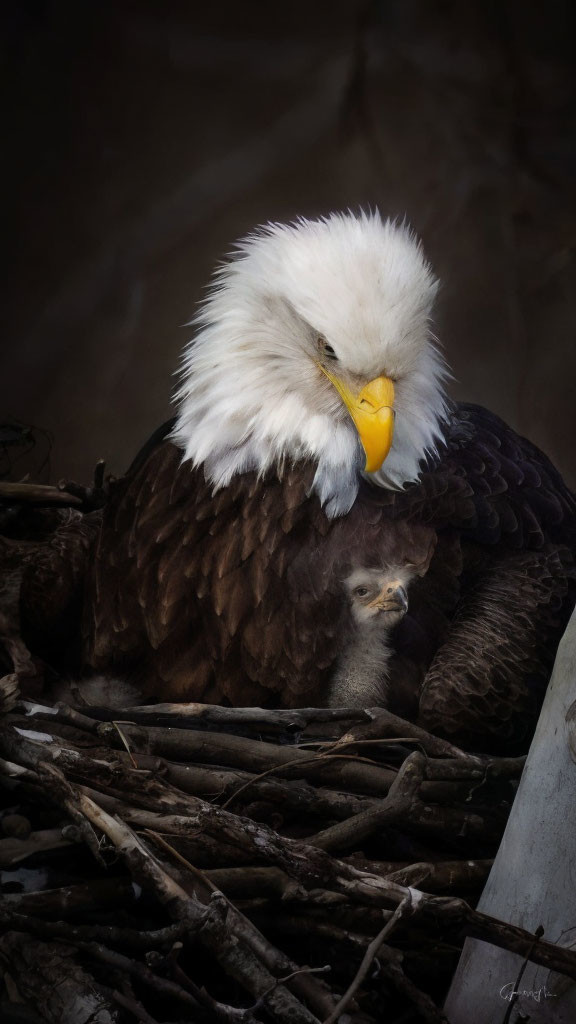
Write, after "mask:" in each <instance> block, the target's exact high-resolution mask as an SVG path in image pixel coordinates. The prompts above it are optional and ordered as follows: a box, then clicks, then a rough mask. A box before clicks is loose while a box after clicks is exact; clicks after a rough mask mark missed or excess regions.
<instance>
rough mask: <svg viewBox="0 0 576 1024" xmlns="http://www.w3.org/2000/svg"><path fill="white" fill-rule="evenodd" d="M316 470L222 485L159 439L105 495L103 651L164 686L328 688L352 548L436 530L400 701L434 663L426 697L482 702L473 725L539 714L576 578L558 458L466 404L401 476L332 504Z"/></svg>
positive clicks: (382, 554)
mask: <svg viewBox="0 0 576 1024" xmlns="http://www.w3.org/2000/svg"><path fill="white" fill-rule="evenodd" d="M312 472H313V468H312V467H309V466H306V465H298V466H295V467H293V468H291V469H289V470H287V472H286V473H285V474H284V477H283V479H281V480H278V479H277V478H276V477H274V476H270V477H269V478H268V479H266V480H258V479H256V478H255V477H254V476H253V475H251V474H247V475H245V476H241V477H238V478H236V479H234V480H233V481H232V483H231V484H230V485H229V486H228V487H226V488H223V489H222V490H220V491H219V492H217V493H216V494H215V495H212V493H211V491H210V488H209V487H208V486H207V485H206V483H205V481H204V478H203V475H202V473H201V472H199V471H195V470H193V469H191V468H190V466H189V465H188V464H184V465H182V464H181V457H180V453H179V452H178V451H177V450H176V448H174V446H173V445H171V444H170V443H169V442H164V443H162V444H160V445H159V446H158V447H156V448H155V449H153V450H152V451H151V453H150V454H149V455H148V458H147V460H145V461H143V462H140V463H139V464H138V465H137V468H136V471H135V472H134V473H133V474H130V475H129V476H128V477H126V478H125V479H124V480H123V481H121V482H120V483H119V484H118V485H117V488H116V490H115V493H114V494H113V496H112V498H111V502H110V506H109V507H108V509H107V510H106V513H105V521H104V527H103V529H102V532H101V535H100V538H99V543H98V548H97V552H96V557H95V562H94V573H93V581H92V582H93V591H92V613H93V620H92V623H91V625H90V637H91V640H90V644H89V648H90V660H91V663H92V664H93V665H94V666H95V667H98V668H106V669H109V668H110V667H111V666H113V665H114V664H116V663H118V664H119V665H124V666H130V665H132V666H134V668H135V670H136V669H137V671H138V673H139V677H140V678H142V677H144V678H145V680H146V686H147V689H148V692H149V693H153V694H156V695H158V696H159V697H161V698H162V699H196V700H211V701H217V700H228V701H230V702H232V703H237V704H243V703H244V704H245V703H262V704H264V703H271V702H272V703H281V704H285V705H297V704H299V703H300V704H302V703H309V702H317V703H320V702H321V699H322V693H323V687H324V686H325V684H326V682H327V680H328V678H329V675H330V671H331V670H332V668H333V666H334V662H335V659H336V657H337V655H338V650H339V643H340V638H341V637H342V636H344V635H346V630H347V628H348V619H347V616H348V608H347V603H346V601H345V599H344V596H343V591H342V588H341V579H342V577H343V573H344V572H345V571H346V567H347V566H349V565H350V564H360V565H378V564H382V561H383V560H386V561H388V562H390V563H393V562H394V560H396V561H397V562H398V561H401V560H402V559H406V560H411V561H416V560H417V559H418V558H425V557H426V552H428V551H429V550H431V546H432V547H433V546H434V544H436V551H435V553H434V556H433V558H432V561H431V563H430V567H429V570H428V572H427V574H426V576H425V577H424V578H423V579H422V580H420V581H418V582H417V583H415V584H414V585H413V589H412V591H411V595H410V601H411V604H410V612H409V615H408V616H407V617H406V619H405V621H404V623H403V624H402V625H401V626H400V627H399V629H398V631H397V634H396V647H397V652H398V653H397V657H396V660H395V664H396V667H397V670H398V671H397V674H396V679H395V682H394V680H393V685H392V692H396V693H397V694H398V701H399V707H401V706H402V701H403V700H404V702H405V705H406V706H407V704H410V702H412V704H414V687H415V686H416V687H417V686H418V685H419V683H420V682H421V680H422V679H423V677H424V674H425V672H426V670H427V669H428V668H429V666H430V664H431V663H432V665H431V668H430V671H429V674H428V677H427V681H426V686H425V689H424V693H423V699H422V715H423V717H424V718H425V719H426V720H427V721H428V722H429V724H431V725H433V727H434V728H437V729H438V730H439V731H442V730H444V731H446V732H449V733H450V732H452V731H456V732H457V731H458V728H459V727H460V725H462V723H464V722H466V729H467V730H468V735H470V736H475V737H476V739H475V742H477V741H478V736H479V735H480V734H481V733H482V730H484V733H488V734H491V735H492V736H493V737H498V736H500V738H501V739H502V738H509V737H510V736H512V734H514V731H515V729H516V730H520V731H521V730H522V729H525V728H526V727H527V726H526V722H527V721H528V720H529V719H530V716H531V715H533V712H534V707H536V706H537V696H535V694H537V691H538V688H540V690H541V688H542V685H543V681H545V679H546V677H547V673H548V671H549V667H550V661H551V657H552V656H553V653H554V650H555V647H556V645H557V643H558V639H559V636H560V633H561V630H562V628H563V627H564V624H565V622H566V620H567V616H568V614H569V611H570V608H571V606H572V605H573V603H574V596H575V586H576V582H575V574H574V566H573V563H572V561H571V558H570V555H569V549H570V547H573V545H574V540H575V536H576V531H575V525H574V524H575V521H576V516H575V504H574V498H573V496H572V495H571V494H570V492H569V491H568V490H567V488H566V487H565V486H564V484H563V483H562V480H561V478H560V477H559V475H558V474H557V473H556V471H555V470H554V469H553V467H552V466H551V465H550V463H549V462H548V460H547V459H546V458H545V457H544V456H543V455H542V454H541V453H540V452H538V450H537V449H536V448H534V446H532V445H531V444H529V442H527V441H524V440H523V439H521V438H518V437H517V435H515V434H514V433H513V431H511V430H510V429H509V428H508V427H506V426H505V425H504V424H503V423H502V422H501V421H500V420H498V419H497V418H496V417H494V416H492V415H491V414H490V413H487V412H486V411H485V410H481V409H478V408H477V407H474V406H461V407H456V408H455V409H454V412H453V415H452V419H451V422H450V425H449V428H448V430H447V436H446V444H445V447H444V449H443V451H442V452H441V453H440V457H439V458H438V459H437V460H436V462H435V463H432V464H429V465H428V466H426V467H424V469H423V473H422V477H421V480H420V482H419V483H418V484H417V485H414V486H412V487H410V488H407V489H406V490H405V491H403V492H399V493H394V492H389V491H384V490H382V489H378V488H374V487H372V486H370V485H369V484H367V483H366V484H363V485H362V486H361V490H360V493H359V496H358V499H357V501H356V503H355V505H354V506H353V508H352V510H351V511H350V513H349V514H348V515H346V516H343V517H341V518H340V519H335V520H328V519H327V517H326V516H325V515H324V513H323V511H322V509H321V508H320V506H319V504H318V501H317V499H316V498H314V497H308V494H309V491H310V482H311V473H312ZM402 666H403V671H404V674H405V677H406V678H409V679H410V687H412V691H411V693H408V692H405V693H404V694H402V680H401V678H400V674H401V671H402V669H401V667H402ZM530 720H531V719H530ZM459 723H460V725H459ZM483 723H485V724H484V725H483ZM475 730H476V732H475Z"/></svg>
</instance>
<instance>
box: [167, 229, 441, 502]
mask: <svg viewBox="0 0 576 1024" xmlns="http://www.w3.org/2000/svg"><path fill="white" fill-rule="evenodd" d="M436 290H437V282H436V280H435V279H434V276H433V274H432V271H431V269H430V267H429V265H428V263H427V262H426V259H425V257H424V254H423V252H422V249H421V246H420V245H419V243H418V242H417V240H416V239H415V238H414V236H413V235H412V234H411V232H410V231H409V229H408V228H406V227H404V226H398V225H395V224H393V223H392V222H390V221H382V219H381V217H380V215H379V214H378V213H375V214H370V215H367V214H361V215H359V216H354V215H353V214H333V215H331V216H330V217H326V218H323V219H321V220H316V221H307V220H300V221H298V222H297V223H295V224H291V225H283V224H270V225H267V226H266V227H264V228H262V229H260V230H258V231H257V232H256V233H254V234H253V235H250V236H249V237H248V238H246V239H245V240H244V241H242V242H240V243H239V244H238V247H237V250H236V252H235V253H234V256H233V258H232V259H231V260H230V262H229V263H226V264H225V265H224V266H223V267H222V268H221V269H220V270H218V271H217V273H216V277H215V282H214V286H213V288H212V291H211V293H210V295H209V297H208V299H207V301H206V302H205V304H204V306H203V308H202V310H201V312H200V313H199V315H198V316H197V318H196V320H195V322H196V323H197V324H198V325H199V327H200V331H199V333H198V335H197V336H196V338H195V339H194V340H193V341H192V342H191V343H190V345H189V346H188V348H187V350H186V352H185V356H184V366H183V371H182V384H181V387H180V389H179V391H178V394H177V400H178V402H179V413H178V418H177V423H176V427H175V429H174V434H173V439H174V441H175V443H176V444H178V445H179V446H181V447H182V448H183V449H184V458H186V459H190V460H191V461H192V462H193V463H194V465H197V466H199V465H202V466H203V467H204V472H205V473H206V476H207V478H208V479H209V480H210V481H212V483H213V484H214V488H215V489H217V488H219V487H223V486H225V485H226V484H228V483H229V482H230V480H231V479H232V477H233V476H234V475H235V474H237V473H244V472H246V471H248V470H256V471H257V472H258V473H260V474H263V473H265V472H266V471H267V470H270V469H274V470H275V471H277V472H281V471H282V468H283V466H284V465H285V464H286V463H287V462H294V461H296V460H309V461H310V462H311V463H313V464H314V465H315V466H316V474H315V478H314V490H315V491H316V492H317V494H318V495H319V497H320V500H321V501H322V503H323V504H324V505H325V507H326V511H327V512H328V514H329V515H341V514H343V513H344V512H346V511H348V509H349V508H350V507H351V505H352V503H353V502H354V499H355V497H356V493H357V490H358V480H359V475H360V473H361V471H362V466H363V462H364V456H363V451H362V448H361V445H360V442H359V439H358V435H357V433H356V428H355V426H354V424H353V422H352V419H351V418H350V416H349V414H348V412H347V410H346V407H345V405H344V404H343V402H342V400H341V398H340V396H339V395H338V393H337V391H336V390H335V388H334V387H333V385H332V384H331V383H330V381H329V380H328V379H327V378H326V376H325V375H324V374H323V373H322V371H321V370H320V369H319V367H318V359H319V344H320V345H323V346H324V349H325V351H327V352H329V353H330V358H331V369H333V370H334V371H335V372H337V374H338V376H339V377H340V378H341V379H344V380H346V381H347V383H348V384H349V386H350V387H353V388H355V389H356V390H357V391H358V390H360V389H361V387H363V386H364V385H365V384H366V383H368V381H370V380H372V379H373V378H374V377H377V376H379V375H385V376H388V377H390V378H392V379H393V380H394V382H395V393H396V400H395V412H396V421H395V430H394V440H393V444H392V448H391V450H390V452H389V454H388V457H387V458H386V460H385V462H384V465H383V467H382V469H381V470H380V471H379V472H377V473H371V474H370V475H369V478H370V480H372V481H373V482H375V483H377V484H380V485H381V486H384V487H401V486H403V485H404V484H405V483H408V482H411V481H414V480H416V479H417V477H418V468H419V463H420V460H421V459H422V458H423V457H424V456H425V455H426V454H427V452H429V451H433V450H434V447H435V444H436V442H437V440H438V438H439V437H440V436H441V420H442V418H443V416H444V414H445V401H444V395H443V390H442V381H443V378H444V377H445V376H446V369H445V366H444V363H443V360H442V357H441V356H440V354H439V353H438V350H437V349H436V347H435V345H434V343H433V340H432V338H431V334H430V323H429V319H430V313H431V309H432V303H433V300H434V296H435V294H436ZM319 339H320V340H319Z"/></svg>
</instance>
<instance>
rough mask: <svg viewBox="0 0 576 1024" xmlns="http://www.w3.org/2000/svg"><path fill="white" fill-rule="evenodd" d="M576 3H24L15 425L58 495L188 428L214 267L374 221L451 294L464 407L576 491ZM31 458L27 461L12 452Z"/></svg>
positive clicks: (440, 324) (441, 310) (11, 45)
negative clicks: (248, 245) (494, 422)
mask: <svg viewBox="0 0 576 1024" xmlns="http://www.w3.org/2000/svg"><path fill="white" fill-rule="evenodd" d="M575 10H576V5H574V4H573V3H571V2H569V0H547V2H546V3H538V4H530V3H528V2H526V0H518V2H513V0H495V2H488V0H446V2H441V0H429V2H426V0H422V2H418V0H380V2H373V3H366V2H365V0H364V2H358V0H357V2H353V0H349V2H343V0H332V2H330V3H328V2H316V3H315V2H313V0H307V2H303V0H291V2H290V3H289V4H288V3H287V4H281V5H279V4H272V3H267V4H265V5H264V4H256V3H249V2H247V3H242V2H240V0H236V2H234V3H232V2H229V0H217V2H215V3H212V4H209V3H202V4H197V3H192V2H189V3H176V2H173V0H164V2H163V3H161V2H156V3H151V2H149V3H147V2H130V0H117V2H114V3H112V2H108V3H106V2H100V3H94V2H88V0H54V2H46V0H44V2H42V0H37V2H35V3H34V2H30V0H23V2H21V3H17V2H16V3H15V2H12V3H9V2H8V3H6V4H5V5H4V6H3V8H2V14H1V15H0V19H1V23H2V26H3V44H2V45H3V49H4V54H5V60H4V70H5V74H6V84H5V88H4V96H5V97H6V98H7V101H8V104H7V110H6V111H5V114H4V117H3V133H2V134H3V143H4V145H3V151H4V157H3V165H4V171H5V172H6V171H7V172H8V173H9V178H8V179H7V182H6V184H5V186H4V190H3V196H4V201H5V207H7V212H8V214H9V216H10V222H11V223H10V224H9V228H8V234H7V235H6V236H5V238H6V239H7V245H6V250H7V255H8V269H7V271H6V273H5V277H4V283H5V285H6V286H7V287H6V296H5V299H4V300H3V310H4V313H5V315H6V321H7V325H6V327H5V329H4V332H3V341H2V350H1V355H0V420H1V419H3V418H6V417H8V416H10V417H15V418H17V419H19V420H21V421H23V422H25V423H30V424H34V425H35V426H36V427H38V428H41V429H42V430H44V431H48V432H50V433H51V435H52V436H53V442H54V443H53V449H52V454H51V459H50V463H49V464H48V463H46V464H44V465H43V463H44V462H45V460H44V455H45V454H46V452H47V449H48V440H47V438H46V436H45V435H44V434H42V433H41V431H38V433H37V437H38V445H37V449H36V451H35V453H33V456H32V459H31V458H30V456H28V459H27V460H26V459H20V460H17V461H15V462H14V464H13V466H12V475H13V478H15V479H18V478H19V477H20V476H21V475H22V474H23V472H25V470H26V469H31V471H32V472H33V473H36V475H38V474H39V473H40V474H42V475H43V476H44V478H45V479H47V478H48V476H50V477H51V479H52V480H55V479H58V477H59V476H62V475H65V476H68V477H72V478H76V479H80V480H84V481H85V480H87V479H88V477H89V476H90V474H91V471H92V467H93V465H94V463H95V460H96V459H97V458H98V457H99V456H104V457H106V458H107V460H108V465H109V469H110V470H111V471H114V472H116V473H119V472H121V471H122V470H123V469H124V468H125V466H126V464H127V463H128V462H129V460H130V459H131V457H132V456H133V454H134V453H135V451H136V450H137V449H138V447H139V446H140V444H141V443H142V442H143V441H144V439H145V438H146V436H147V435H148V434H149V433H150V432H151V431H152V430H153V429H154V427H155V426H157V425H158V424H159V423H160V422H162V421H163V420H164V419H166V418H167V417H168V416H169V415H170V413H171V408H170V394H171V391H172V389H173V386H174V379H173V373H174V370H175V369H176V368H177V365H178V357H179V353H180V350H181V348H182V346H183V344H184V343H185V341H186V340H187V339H188V337H189V336H190V329H187V328H185V327H184V326H183V325H184V324H185V322H186V321H188V320H189V319H190V318H191V316H192V315H193V313H194V309H195V304H196V303H197V301H198V299H199V298H200V297H201V295H202V289H203V286H204V284H205V282H206V280H207V278H208V276H209V274H210V271H211V268H212V266H213V264H214V262H215V260H216V259H217V258H218V257H219V256H220V255H221V254H222V253H223V252H225V251H226V249H227V247H228V246H229V243H230V242H231V241H232V240H233V239H235V238H236V237H237V236H239V235H241V234H242V233H244V232H246V231H247V230H249V229H250V228H251V227H252V226H254V225H255V224H257V223H259V222H263V221H266V220H269V219H287V218H292V217H294V216H295V215H297V214H304V215H312V216H313V215H316V214H320V213H325V212H328V211H330V210H333V209H338V208H344V207H349V206H350V207H356V206H357V205H358V204H364V205H375V204H377V205H378V206H379V207H380V209H381V210H382V212H383V213H385V214H392V215H401V216H403V215H405V214H406V215H407V216H408V218H409V220H410V221H411V222H412V224H413V225H414V227H415V228H416V229H417V231H418V232H419V233H420V234H421V235H422V236H423V238H424V242H425V245H426V248H427V251H428V253H429V255H430V258H431V259H432V261H433V264H434V266H435V268H436V271H437V273H438V274H439V275H440V277H441V279H442V282H443V287H442V292H441V296H440V301H439V304H438V314H437V333H438V334H439V336H440V338H441V339H442V341H443V343H444V346H445V348H446V351H447V355H448V358H449V360H450V362H451V364H452V366H453V369H454V374H455V378H456V380H455V382H454V384H453V386H452V392H453V394H454V395H455V396H457V397H459V398H466V399H470V400H474V401H478V402H481V403H483V404H486V405H488V406H490V408H492V409H493V410H494V411H495V412H497V413H499V414H500V415H502V416H504V417H505V418H506V419H507V420H508V421H509V422H510V423H511V424H512V425H513V426H514V427H516V428H517V429H518V430H519V431H520V432H522V433H524V434H526V435H527V436H529V437H530V438H531V439H532V440H534V441H535V442H536V443H537V444H539V445H540V446H541V447H542V448H544V449H545V450H546V451H547V452H548V453H549V454H550V455H551V456H552V458H553V459H554V460H555V461H556V462H557V463H558V464H559V466H560V468H561V469H562V471H563V472H564V474H565V475H566V476H567V477H568V478H569V480H571V482H572V484H573V485H574V484H576V465H575V460H574V458H573V448H574V444H575V441H576V402H575V397H576V396H575V391H576V388H575V379H576V374H575V370H576V345H575V327H576V261H575V255H574V246H575V241H576V195H575V190H574V172H575V170H576V133H575V130H574V129H575V117H576V107H575V103H574V101H575V93H576V70H575V65H574V53H575V33H574V28H575V25H574V21H575V14H574V12H575ZM15 453H16V449H13V454H15Z"/></svg>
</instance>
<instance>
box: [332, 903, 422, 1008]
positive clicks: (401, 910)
mask: <svg viewBox="0 0 576 1024" xmlns="http://www.w3.org/2000/svg"><path fill="white" fill-rule="evenodd" d="M409 910H412V896H411V894H410V893H409V894H408V895H407V896H405V897H404V899H403V900H402V901H401V902H400V903H399V904H398V906H397V907H396V910H395V911H394V913H393V914H392V917H391V918H390V920H389V921H387V922H386V924H385V925H384V927H383V928H382V929H381V930H380V931H379V932H378V935H377V936H376V938H375V939H372V942H371V943H370V945H369V946H368V948H367V949H366V952H365V953H364V956H363V957H362V963H361V964H360V967H359V968H358V970H357V972H356V976H355V978H354V980H353V981H352V983H351V984H350V985H349V986H348V988H347V989H346V992H345V993H344V995H343V996H342V998H341V999H340V1001H339V1002H338V1003H337V1005H336V1007H335V1008H334V1010H333V1012H332V1013H331V1014H330V1016H329V1017H327V1018H326V1020H325V1021H324V1024H336V1021H337V1020H338V1018H339V1017H340V1016H341V1015H342V1014H343V1013H344V1010H345V1009H346V1007H347V1006H348V1004H349V1003H350V1002H351V1001H352V999H353V998H354V996H355V995H356V993H357V991H358V989H359V988H360V986H361V984H362V982H363V981H364V978H365V977H366V975H367V974H368V971H369V970H370V967H371V965H372V963H373V961H374V959H375V957H376V956H377V954H378V950H379V949H380V946H381V945H382V943H383V942H384V940H385V939H386V938H387V937H388V936H389V935H390V934H391V932H393V931H394V929H395V927H396V925H397V924H398V922H399V921H400V920H401V919H402V918H403V917H404V916H405V915H406V913H407V912H408V911H409Z"/></svg>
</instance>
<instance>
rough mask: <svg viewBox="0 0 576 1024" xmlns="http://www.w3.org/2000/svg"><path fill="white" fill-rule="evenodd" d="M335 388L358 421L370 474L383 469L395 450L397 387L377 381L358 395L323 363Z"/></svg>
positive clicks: (381, 378) (320, 365) (367, 468)
mask: <svg viewBox="0 0 576 1024" xmlns="http://www.w3.org/2000/svg"><path fill="white" fill-rule="evenodd" d="M318 365H319V367H320V369H321V370H322V371H323V373H325V374H326V376H327V377H328V380H329V381H330V382H331V383H332V384H333V385H334V387H335V388H336V390H337V392H338V394H339V395H340V397H341V398H342V401H343V402H344V405H345V406H346V408H347V409H348V412H349V413H350V416H351V417H352V419H353V421H354V425H355V427H356V430H357V431H358V436H359V438H360V440H361V442H362V447H363V448H364V451H365V452H366V465H365V467H364V469H365V471H366V472H367V473H375V472H376V470H378V469H380V466H381V465H382V463H383V462H384V459H385V458H386V456H387V455H388V452H389V451H390V448H391V447H392V438H393V436H394V408H393V406H394V384H393V383H392V381H391V380H390V378H389V377H375V378H374V380H371V381H370V382H369V383H368V384H366V385H365V387H363V388H362V390H361V392H360V394H358V395H355V394H353V392H351V391H350V390H349V388H348V387H347V386H346V385H345V384H344V383H343V382H342V381H341V380H339V378H338V377H336V376H334V374H332V373H330V372H329V371H328V370H327V369H326V367H325V366H322V364H321V363H319V364H318Z"/></svg>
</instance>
